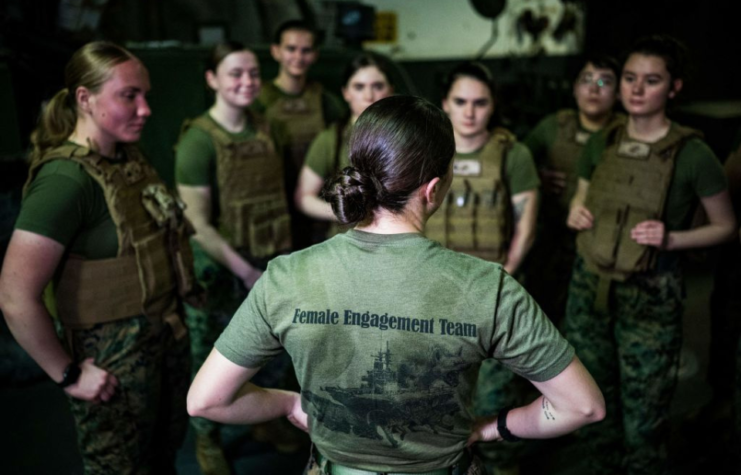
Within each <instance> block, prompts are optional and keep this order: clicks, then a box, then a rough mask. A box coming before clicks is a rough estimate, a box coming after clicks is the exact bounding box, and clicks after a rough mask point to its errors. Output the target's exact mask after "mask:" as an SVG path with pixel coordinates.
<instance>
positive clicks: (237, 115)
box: [208, 97, 247, 133]
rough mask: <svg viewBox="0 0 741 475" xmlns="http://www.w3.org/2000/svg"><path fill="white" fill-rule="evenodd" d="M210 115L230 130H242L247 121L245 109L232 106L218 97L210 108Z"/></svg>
mask: <svg viewBox="0 0 741 475" xmlns="http://www.w3.org/2000/svg"><path fill="white" fill-rule="evenodd" d="M208 113H209V115H211V117H212V118H213V119H214V120H215V121H216V122H218V123H219V124H220V125H221V126H222V127H224V128H225V129H226V130H228V131H229V132H234V133H236V132H241V131H242V130H244V125H245V123H246V122H247V115H246V113H245V110H244V109H241V108H238V107H232V106H230V105H228V104H226V103H225V102H224V101H222V100H221V99H220V98H219V97H217V98H216V103H214V105H213V106H212V107H211V109H209V111H208Z"/></svg>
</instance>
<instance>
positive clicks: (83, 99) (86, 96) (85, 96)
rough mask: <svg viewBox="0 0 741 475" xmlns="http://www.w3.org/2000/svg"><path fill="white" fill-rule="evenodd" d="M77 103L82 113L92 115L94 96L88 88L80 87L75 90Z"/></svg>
mask: <svg viewBox="0 0 741 475" xmlns="http://www.w3.org/2000/svg"><path fill="white" fill-rule="evenodd" d="M75 101H76V102H77V107H79V108H80V110H81V111H82V112H85V113H90V112H91V111H92V108H91V106H92V102H93V95H92V94H91V93H90V90H89V89H88V88H86V87H84V86H79V87H78V88H77V89H76V90H75Z"/></svg>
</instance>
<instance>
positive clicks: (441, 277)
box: [215, 230, 574, 472]
mask: <svg viewBox="0 0 741 475" xmlns="http://www.w3.org/2000/svg"><path fill="white" fill-rule="evenodd" d="M215 346H216V349H217V350H218V351H219V352H220V353H221V354H222V355H224V356H225V357H226V358H228V359H229V360H230V361H232V362H234V363H235V364H237V365H240V366H244V367H250V368H258V367H261V366H263V365H264V364H266V363H267V362H268V361H269V360H270V359H271V358H272V357H274V356H275V355H276V354H278V353H279V352H280V351H281V349H282V348H285V349H286V351H287V352H288V354H289V355H290V356H291V359H292V360H293V364H294V367H295V370H296V376H297V378H298V381H299V383H300V386H301V402H302V407H303V409H304V411H305V412H307V413H308V414H309V426H310V427H309V429H310V434H311V439H312V441H313V443H314V444H315V445H316V446H317V448H318V449H319V451H320V452H321V453H322V454H324V455H325V456H327V457H328V458H329V459H330V460H332V461H334V462H336V463H340V464H345V465H349V466H352V467H357V468H361V469H365V470H372V471H380V472H399V471H403V472H418V471H426V470H431V469H436V468H440V467H446V466H449V465H451V464H452V463H454V462H455V461H456V460H457V458H458V456H459V455H460V454H461V452H462V451H463V450H464V449H465V446H466V441H467V439H468V436H469V435H470V433H471V426H472V423H473V412H472V407H471V406H472V404H471V403H472V398H473V394H474V388H475V386H476V382H477V379H478V372H479V367H480V365H481V362H482V361H483V360H484V359H486V358H496V359H497V360H499V361H501V362H502V363H503V364H504V365H505V366H506V367H508V368H509V369H510V370H512V371H514V372H515V373H517V374H519V375H522V376H523V377H525V378H528V379H530V380H534V381H546V380H549V379H551V378H553V377H555V376H556V375H558V374H559V373H560V372H561V371H563V370H564V369H565V368H566V366H568V365H569V363H570V362H571V360H572V359H573V356H574V350H573V348H572V347H571V346H570V345H569V343H568V342H567V341H566V340H565V339H564V338H563V337H562V336H561V335H560V334H559V333H558V330H556V328H555V327H554V326H553V325H552V324H551V323H550V321H549V320H548V319H547V318H546V316H545V315H544V314H543V312H542V311H541V310H540V308H539V307H538V305H537V304H536V303H535V301H534V300H533V299H532V298H531V297H530V296H529V295H528V294H527V292H525V290H524V289H523V288H522V287H521V286H520V285H519V284H518V283H517V281H515V280H514V279H513V278H512V277H511V276H509V275H508V274H507V273H506V272H504V271H503V270H502V267H501V266H500V265H498V264H494V263H490V262H486V261H483V260H481V259H477V258H475V257H471V256H468V255H465V254H461V253H456V252H454V251H451V250H448V249H445V248H443V247H442V246H440V245H439V244H437V243H435V242H433V241H430V240H428V239H427V238H425V237H424V236H422V235H420V234H392V235H380V234H371V233H365V232H361V231H356V230H350V231H349V232H348V233H346V234H340V235H337V236H335V237H333V238H332V239H330V240H328V241H325V242H323V243H321V244H317V245H315V246H312V247H310V248H308V249H305V250H303V251H299V252H295V253H293V254H291V255H288V256H281V257H277V258H276V259H274V260H273V261H271V262H270V264H269V265H268V269H267V271H266V272H265V274H263V276H262V277H261V278H260V279H259V280H258V281H257V284H256V285H255V287H254V288H253V290H252V291H251V292H250V295H249V296H248V298H247V300H246V301H245V302H244V303H243V304H242V306H241V307H240V308H239V310H238V311H237V313H236V314H235V316H234V318H233V319H232V320H231V323H230V324H229V326H228V327H227V328H226V330H225V331H224V333H222V335H221V336H220V338H219V339H218V340H217V342H216V345H215ZM421 428H425V430H419V429H421Z"/></svg>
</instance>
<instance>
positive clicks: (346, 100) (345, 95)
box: [340, 86, 350, 104]
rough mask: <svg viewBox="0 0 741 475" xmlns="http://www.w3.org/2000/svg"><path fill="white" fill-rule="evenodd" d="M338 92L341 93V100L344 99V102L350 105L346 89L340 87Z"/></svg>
mask: <svg viewBox="0 0 741 475" xmlns="http://www.w3.org/2000/svg"><path fill="white" fill-rule="evenodd" d="M340 90H341V91H342V98H343V99H345V102H347V103H348V104H349V103H350V94H349V93H348V90H347V88H346V87H345V86H342V89H340Z"/></svg>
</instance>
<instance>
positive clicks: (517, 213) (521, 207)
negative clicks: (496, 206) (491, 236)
mask: <svg viewBox="0 0 741 475" xmlns="http://www.w3.org/2000/svg"><path fill="white" fill-rule="evenodd" d="M528 201H530V197H529V196H525V197H524V198H522V199H521V200H520V201H518V202H517V203H514V206H513V207H512V214H513V215H514V218H515V224H517V223H519V222H520V219H521V218H522V215H523V214H524V213H525V207H526V206H527V202H528Z"/></svg>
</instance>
